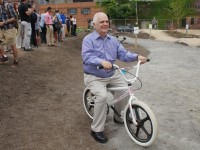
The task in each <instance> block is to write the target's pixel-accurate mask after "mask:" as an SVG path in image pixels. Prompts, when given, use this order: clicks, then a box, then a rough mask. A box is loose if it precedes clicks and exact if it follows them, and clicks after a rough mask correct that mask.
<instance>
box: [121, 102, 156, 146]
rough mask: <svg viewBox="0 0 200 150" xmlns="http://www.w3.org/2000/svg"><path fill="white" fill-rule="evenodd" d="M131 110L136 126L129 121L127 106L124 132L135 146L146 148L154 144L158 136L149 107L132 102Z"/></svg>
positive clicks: (153, 116) (154, 119) (154, 120)
mask: <svg viewBox="0 0 200 150" xmlns="http://www.w3.org/2000/svg"><path fill="white" fill-rule="evenodd" d="M132 110H133V113H134V116H135V118H136V121H137V123H138V125H137V126H136V125H135V124H134V123H133V122H132V121H131V113H130V108H129V106H128V105H127V106H126V108H125V111H124V125H125V128H126V131H127V132H128V135H129V136H130V138H131V139H132V140H133V141H134V142H135V143H136V144H138V145H140V146H143V147H148V146H150V145H152V144H153V143H154V142H155V140H156V138H157V135H158V123H157V119H156V117H155V115H154V113H153V111H152V110H151V109H150V108H149V106H148V105H147V104H145V103H144V102H142V101H139V100H135V101H133V102H132Z"/></svg>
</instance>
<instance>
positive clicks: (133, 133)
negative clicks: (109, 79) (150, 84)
mask: <svg viewBox="0 0 200 150" xmlns="http://www.w3.org/2000/svg"><path fill="white" fill-rule="evenodd" d="M140 63H141V62H140V61H139V62H138V63H137V65H135V66H133V68H132V67H131V68H132V69H130V67H127V68H128V69H130V70H128V71H127V68H120V67H119V66H117V65H116V64H113V69H116V70H118V71H119V73H120V74H121V76H122V78H123V79H124V80H125V81H126V82H127V84H128V87H115V88H108V91H110V92H114V91H119V90H123V91H124V90H125V92H124V93H123V94H122V95H120V96H119V97H117V98H116V99H115V100H113V101H112V102H111V103H108V104H107V114H108V113H109V108H111V109H113V111H114V113H116V114H117V115H118V116H119V117H121V118H122V119H123V121H124V125H125V128H126V131H127V132H128V135H129V136H130V138H131V139H132V140H133V141H134V142H135V143H137V144H138V145H140V146H144V147H147V146H150V145H152V144H153V143H154V142H155V140H156V138H157V134H158V124H157V119H156V117H155V115H154V113H153V111H152V110H151V109H150V107H149V106H148V105H147V104H145V103H144V102H142V101H140V100H139V99H137V97H136V96H135V95H134V92H133V91H134V90H133V83H134V82H135V81H136V80H139V81H140V83H141V80H140V79H139V78H138V74H139V69H140ZM133 70H134V71H135V75H134V74H133V73H131V72H132V71H133ZM127 74H129V77H130V76H131V78H127ZM141 87H142V83H141ZM141 87H140V88H141ZM126 96H129V100H128V102H127V105H126V106H125V109H124V110H123V111H122V112H120V113H119V112H117V111H116V110H115V108H114V107H113V105H114V104H115V103H117V102H119V101H121V100H123V99H124V98H125V97H126ZM94 104H95V95H93V94H92V93H91V91H90V90H89V89H88V88H87V87H86V88H85V90H84V93H83V105H84V109H85V111H86V113H87V115H88V116H89V117H90V118H91V119H93V113H94Z"/></svg>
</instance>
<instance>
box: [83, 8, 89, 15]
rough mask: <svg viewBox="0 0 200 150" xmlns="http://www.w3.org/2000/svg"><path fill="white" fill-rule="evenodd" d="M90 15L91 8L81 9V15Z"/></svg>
mask: <svg viewBox="0 0 200 150" xmlns="http://www.w3.org/2000/svg"><path fill="white" fill-rule="evenodd" d="M90 13H91V10H90V8H83V9H81V14H84V15H87V14H90Z"/></svg>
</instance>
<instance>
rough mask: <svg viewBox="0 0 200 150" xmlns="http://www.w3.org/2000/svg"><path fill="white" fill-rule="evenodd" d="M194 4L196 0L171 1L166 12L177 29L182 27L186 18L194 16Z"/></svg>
mask: <svg viewBox="0 0 200 150" xmlns="http://www.w3.org/2000/svg"><path fill="white" fill-rule="evenodd" d="M193 2H194V0H169V5H168V6H167V7H166V10H167V12H168V15H169V16H170V17H171V18H172V19H173V20H174V23H175V24H176V25H177V27H180V22H181V20H182V19H183V18H184V17H186V16H187V15H192V14H194V9H193V8H192V3H193Z"/></svg>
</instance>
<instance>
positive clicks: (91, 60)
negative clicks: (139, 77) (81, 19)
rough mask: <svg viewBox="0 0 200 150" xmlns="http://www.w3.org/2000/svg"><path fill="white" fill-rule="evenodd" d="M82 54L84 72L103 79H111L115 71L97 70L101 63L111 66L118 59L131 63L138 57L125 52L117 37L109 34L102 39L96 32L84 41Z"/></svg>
mask: <svg viewBox="0 0 200 150" xmlns="http://www.w3.org/2000/svg"><path fill="white" fill-rule="evenodd" d="M81 54H82V59H83V70H84V72H85V73H87V74H92V75H95V76H97V77H101V78H106V77H111V76H112V75H113V74H114V70H105V69H97V66H101V61H103V60H106V61H109V62H110V63H111V64H113V63H114V62H115V60H116V59H119V60H121V61H124V62H131V61H136V60H137V56H138V55H137V54H135V53H131V52H128V51H127V50H125V48H124V47H123V45H122V44H121V43H120V42H119V41H118V40H117V39H116V38H115V37H113V36H111V35H109V34H107V36H106V37H105V38H102V37H100V35H99V34H98V33H97V32H96V31H94V32H92V33H90V34H89V35H87V36H86V37H85V38H84V39H83V42H82V53H81Z"/></svg>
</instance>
